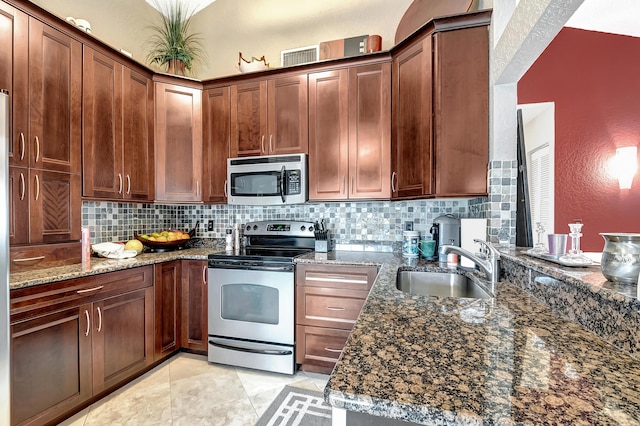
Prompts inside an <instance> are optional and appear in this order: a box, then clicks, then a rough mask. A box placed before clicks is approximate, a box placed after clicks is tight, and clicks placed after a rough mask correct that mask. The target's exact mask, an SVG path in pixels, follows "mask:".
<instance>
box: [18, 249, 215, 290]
mask: <svg viewBox="0 0 640 426" xmlns="http://www.w3.org/2000/svg"><path fill="white" fill-rule="evenodd" d="M220 251H221V250H220V249H217V248H211V247H198V248H190V249H183V250H174V251H168V252H164V253H142V254H139V255H138V256H136V257H132V258H129V259H105V258H100V257H91V261H90V263H89V267H84V266H83V265H82V264H80V263H76V264H73V265H67V266H58V267H55V268H46V269H37V270H33V271H27V272H17V273H12V274H10V277H9V289H10V290H16V289H19V288H26V287H32V286H36V285H41V284H48V283H52V282H57V281H63V280H70V279H74V278H81V277H87V276H91V275H97V274H104V273H106V272H115V271H120V270H123V269H130V268H137V267H139V266H146V265H153V264H156V263H162V262H170V261H172V260H182V259H187V260H207V258H208V256H209V255H210V254H212V253H217V252H220ZM222 251H223V250H222Z"/></svg>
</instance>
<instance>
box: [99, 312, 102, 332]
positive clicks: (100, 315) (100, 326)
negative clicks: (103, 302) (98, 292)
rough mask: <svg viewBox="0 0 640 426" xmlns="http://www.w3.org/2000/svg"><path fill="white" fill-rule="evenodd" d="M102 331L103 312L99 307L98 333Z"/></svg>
mask: <svg viewBox="0 0 640 426" xmlns="http://www.w3.org/2000/svg"><path fill="white" fill-rule="evenodd" d="M101 330H102V311H101V310H100V306H98V333H100V331H101Z"/></svg>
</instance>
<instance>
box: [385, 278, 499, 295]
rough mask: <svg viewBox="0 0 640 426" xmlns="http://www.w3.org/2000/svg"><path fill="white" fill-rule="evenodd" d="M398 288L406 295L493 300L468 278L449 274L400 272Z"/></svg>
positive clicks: (397, 281) (397, 282)
mask: <svg viewBox="0 0 640 426" xmlns="http://www.w3.org/2000/svg"><path fill="white" fill-rule="evenodd" d="M396 287H397V288H398V290H400V291H404V292H405V293H410V294H419V295H422V296H438V297H469V298H474V299H490V298H491V295H490V294H489V293H487V292H486V291H485V290H484V289H483V288H482V287H480V286H479V285H478V284H476V283H474V282H473V280H471V279H470V278H468V277H467V276H465V275H460V274H455V273H448V272H425V271H398V278H397V280H396Z"/></svg>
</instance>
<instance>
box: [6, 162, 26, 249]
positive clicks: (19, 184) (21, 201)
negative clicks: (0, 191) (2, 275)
mask: <svg viewBox="0 0 640 426" xmlns="http://www.w3.org/2000/svg"><path fill="white" fill-rule="evenodd" d="M28 242H29V169H27V168H26V167H9V244H11V245H15V244H26V243H28Z"/></svg>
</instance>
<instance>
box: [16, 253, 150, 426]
mask: <svg viewBox="0 0 640 426" xmlns="http://www.w3.org/2000/svg"><path fill="white" fill-rule="evenodd" d="M152 273H153V269H152V268H151V267H150V266H149V267H141V268H134V269H130V270H126V271H121V272H112V273H107V274H102V275H98V276H94V277H88V278H80V279H74V280H67V281H61V282H57V283H53V284H46V285H42V286H37V287H31V288H24V289H18V290H13V291H11V297H10V298H11V302H10V303H11V320H10V322H11V324H10V334H11V336H10V338H11V343H10V348H11V416H12V420H11V424H13V425H17V424H21V425H39V424H45V423H50V422H52V421H54V420H56V419H59V418H60V417H61V416H63V415H64V414H65V413H67V412H69V411H71V410H73V409H74V407H77V406H79V405H80V404H82V403H83V402H85V401H87V400H89V399H90V398H92V397H95V396H97V395H101V394H103V393H104V392H105V391H108V390H110V389H113V387H114V386H115V385H117V384H120V383H121V382H123V381H124V380H127V379H129V378H131V377H132V376H134V375H135V374H136V373H139V372H140V371H142V370H143V369H144V368H146V367H147V366H149V365H150V364H151V362H152V361H153V356H152V347H153V346H152V342H153V317H152V315H153V304H152V303H153V287H152V285H153V281H152Z"/></svg>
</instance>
